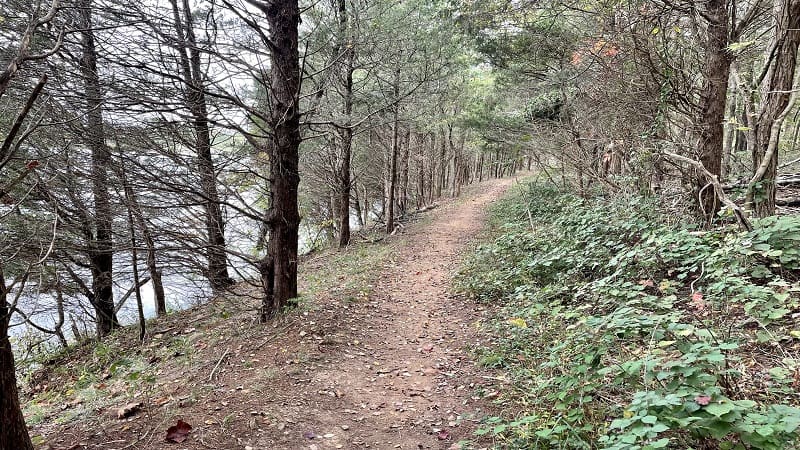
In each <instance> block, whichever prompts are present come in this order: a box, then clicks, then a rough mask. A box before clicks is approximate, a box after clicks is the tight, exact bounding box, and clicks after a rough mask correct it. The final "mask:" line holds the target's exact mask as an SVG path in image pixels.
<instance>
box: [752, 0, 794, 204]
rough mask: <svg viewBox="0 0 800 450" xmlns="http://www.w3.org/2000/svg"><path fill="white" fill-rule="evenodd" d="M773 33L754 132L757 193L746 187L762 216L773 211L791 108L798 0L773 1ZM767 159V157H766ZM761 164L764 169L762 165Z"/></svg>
mask: <svg viewBox="0 0 800 450" xmlns="http://www.w3.org/2000/svg"><path fill="white" fill-rule="evenodd" d="M774 13H775V35H774V38H773V40H772V42H771V45H770V46H769V47H768V51H770V50H771V49H774V51H771V52H770V53H771V58H770V59H769V60H768V61H767V64H769V66H768V70H767V72H766V76H765V78H764V82H763V84H762V88H761V108H760V111H759V114H758V119H757V120H756V121H755V124H754V130H753V133H754V135H755V148H753V149H752V150H751V151H752V155H753V172H754V174H755V176H754V177H753V179H752V180H751V184H755V183H760V188H759V191H760V192H759V193H758V195H754V193H753V189H752V188H751V189H749V190H748V203H749V204H752V206H753V209H754V211H755V213H756V214H757V215H758V216H760V217H765V216H768V215H771V214H774V213H775V194H776V190H775V178H776V177H777V174H778V151H777V145H778V142H780V134H781V129H782V121H783V118H784V117H785V115H786V113H787V112H788V111H786V109H787V108H789V107H790V100H791V97H792V92H791V91H792V89H793V87H794V78H795V70H796V67H797V50H798V46H800V0H775V4H774ZM765 159H766V160H765ZM762 166H763V168H762Z"/></svg>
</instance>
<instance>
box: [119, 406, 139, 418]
mask: <svg viewBox="0 0 800 450" xmlns="http://www.w3.org/2000/svg"><path fill="white" fill-rule="evenodd" d="M141 408H142V402H136V403H128V404H127V405H125V406H123V407H122V408H120V409H118V410H117V419H125V418H126V417H130V416H132V415H134V414H136V413H137V412H139V410H140V409H141Z"/></svg>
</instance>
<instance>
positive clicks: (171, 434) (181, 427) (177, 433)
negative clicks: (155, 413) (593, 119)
mask: <svg viewBox="0 0 800 450" xmlns="http://www.w3.org/2000/svg"><path fill="white" fill-rule="evenodd" d="M190 431H192V426H191V425H189V424H188V423H186V422H184V421H183V420H180V419H178V423H177V424H175V425H173V426H171V427H169V428H167V437H166V440H167V441H169V442H177V443H181V442H183V441H185V440H186V438H187V437H189V432H190Z"/></svg>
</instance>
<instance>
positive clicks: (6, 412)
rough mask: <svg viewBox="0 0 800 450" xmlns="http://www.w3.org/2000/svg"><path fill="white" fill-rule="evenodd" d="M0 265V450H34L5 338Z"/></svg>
mask: <svg viewBox="0 0 800 450" xmlns="http://www.w3.org/2000/svg"><path fill="white" fill-rule="evenodd" d="M7 289H8V288H7V287H6V280H5V277H4V276H3V267H2V266H0V449H9V450H10V449H14V450H17V449H19V450H33V444H32V443H31V438H30V436H29V435H28V427H27V426H25V417H24V416H23V415H22V410H21V408H20V404H19V393H18V391H17V373H16V369H15V365H14V352H13V350H12V349H11V341H9V339H8V326H9V323H10V321H11V305H9V304H8V290H7Z"/></svg>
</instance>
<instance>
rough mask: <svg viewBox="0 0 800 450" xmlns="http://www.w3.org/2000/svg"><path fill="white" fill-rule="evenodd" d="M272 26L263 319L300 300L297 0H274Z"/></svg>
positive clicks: (266, 8) (268, 10) (269, 9)
mask: <svg viewBox="0 0 800 450" xmlns="http://www.w3.org/2000/svg"><path fill="white" fill-rule="evenodd" d="M260 9H261V10H262V11H263V12H264V13H265V15H266V16H267V22H268V23H269V33H270V45H269V51H270V56H271V61H272V67H271V69H270V72H269V87H270V88H269V100H270V101H269V105H270V107H271V108H270V111H269V118H270V128H271V130H272V134H271V135H270V137H269V141H268V148H267V150H268V152H269V157H270V181H269V188H270V189H269V192H270V208H269V210H268V211H267V217H266V219H265V220H266V222H267V224H268V225H269V230H270V236H269V242H268V244H267V255H266V257H265V258H264V260H262V263H261V268H262V270H261V275H262V282H263V285H264V299H263V301H262V308H261V316H260V318H261V321H262V322H263V321H267V320H269V319H270V318H272V317H275V315H277V314H278V313H279V312H280V310H281V309H282V308H283V307H284V306H286V305H287V304H288V302H289V299H291V298H294V297H297V240H298V239H297V234H298V229H299V227H300V211H299V209H298V205H297V188H298V185H299V184H300V174H299V172H298V165H299V155H298V149H299V147H300V141H301V135H300V107H299V93H300V76H301V75H300V56H299V53H298V30H297V29H298V25H299V23H300V9H299V7H298V4H297V0H273V1H271V2H270V3H262V4H261V8H260Z"/></svg>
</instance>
